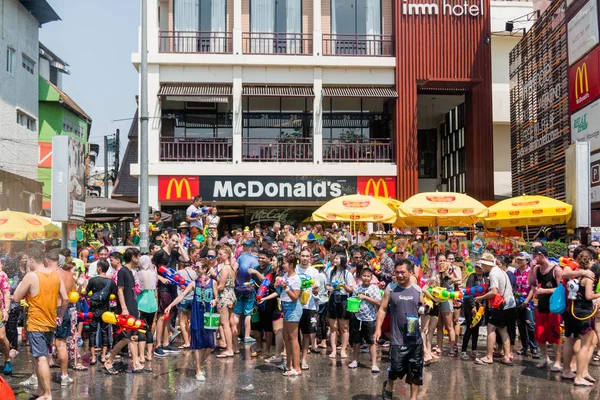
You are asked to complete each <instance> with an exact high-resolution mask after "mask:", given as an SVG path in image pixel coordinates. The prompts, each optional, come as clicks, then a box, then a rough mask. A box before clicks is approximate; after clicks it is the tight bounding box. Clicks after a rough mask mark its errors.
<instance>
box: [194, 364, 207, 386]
mask: <svg viewBox="0 0 600 400" xmlns="http://www.w3.org/2000/svg"><path fill="white" fill-rule="evenodd" d="M196 380H197V381H202V382H204V381H205V380H206V371H205V370H204V367H202V368H201V369H200V372H196Z"/></svg>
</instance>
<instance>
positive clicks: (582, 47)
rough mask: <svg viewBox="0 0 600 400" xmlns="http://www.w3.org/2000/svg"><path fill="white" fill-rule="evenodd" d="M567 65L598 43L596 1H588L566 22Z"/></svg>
mask: <svg viewBox="0 0 600 400" xmlns="http://www.w3.org/2000/svg"><path fill="white" fill-rule="evenodd" d="M567 35H568V38H569V51H568V57H569V65H572V64H573V63H574V62H576V61H577V60H578V59H579V58H580V57H581V56H583V55H584V54H585V53H587V52H588V51H589V50H590V49H591V48H592V47H594V46H595V45H596V44H597V43H598V2H597V0H590V1H588V2H587V3H586V4H585V5H584V6H583V7H581V9H580V10H579V11H578V12H577V13H576V14H575V15H574V16H573V18H571V19H570V20H569V22H568V24H567Z"/></svg>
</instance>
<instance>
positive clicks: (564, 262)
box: [558, 257, 579, 271]
mask: <svg viewBox="0 0 600 400" xmlns="http://www.w3.org/2000/svg"><path fill="white" fill-rule="evenodd" d="M558 264H559V265H560V266H561V268H564V267H569V268H571V270H572V271H575V270H576V269H579V265H578V264H577V263H576V262H575V260H573V259H572V258H569V257H561V258H559V259H558Z"/></svg>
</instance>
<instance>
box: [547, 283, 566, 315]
mask: <svg viewBox="0 0 600 400" xmlns="http://www.w3.org/2000/svg"><path fill="white" fill-rule="evenodd" d="M566 308H567V291H566V290H565V287H564V286H563V284H562V282H561V283H559V284H558V287H557V288H556V289H554V292H553V293H552V296H550V312H551V313H552V314H562V313H564V312H565V310H566Z"/></svg>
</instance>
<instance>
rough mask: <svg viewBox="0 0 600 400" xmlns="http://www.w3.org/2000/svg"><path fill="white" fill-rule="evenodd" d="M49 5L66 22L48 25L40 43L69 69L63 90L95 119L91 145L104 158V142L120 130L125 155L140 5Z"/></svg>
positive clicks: (69, 0) (116, 1) (62, 1)
mask: <svg viewBox="0 0 600 400" xmlns="http://www.w3.org/2000/svg"><path fill="white" fill-rule="evenodd" d="M47 1H48V3H50V5H51V6H52V8H54V10H55V11H56V13H57V14H58V15H59V16H60V18H61V20H62V21H55V22H49V23H47V24H44V25H43V26H42V27H41V28H40V42H42V43H43V44H44V45H46V47H48V48H49V49H50V50H51V51H52V52H53V53H54V54H56V55H57V56H58V57H60V58H62V59H63V60H64V61H65V62H66V63H67V64H69V69H70V71H71V74H70V75H63V87H62V89H63V90H64V91H65V93H67V94H68V95H69V96H70V97H71V98H72V99H73V100H75V102H77V104H79V106H80V107H81V108H83V110H84V111H85V112H86V113H87V114H88V115H89V116H90V117H91V118H92V129H91V131H90V138H89V141H90V143H100V147H101V148H100V151H101V152H102V147H103V146H102V144H103V137H104V136H105V135H109V134H112V133H114V132H115V130H116V129H117V128H118V129H120V131H121V146H120V147H121V150H122V151H121V155H123V153H124V149H125V146H126V143H127V132H128V131H129V126H130V125H131V120H130V118H132V117H133V115H134V113H135V109H136V103H135V95H136V94H137V91H138V74H137V71H136V69H135V68H134V67H133V65H132V64H131V54H132V53H134V52H136V51H137V46H138V32H139V24H140V2H139V0H102V1H93V0H92V1H90V0H47ZM125 118H127V119H128V120H126V121H121V122H116V121H115V122H112V121H114V120H118V119H125ZM99 158H100V160H99V164H100V165H102V157H99Z"/></svg>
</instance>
